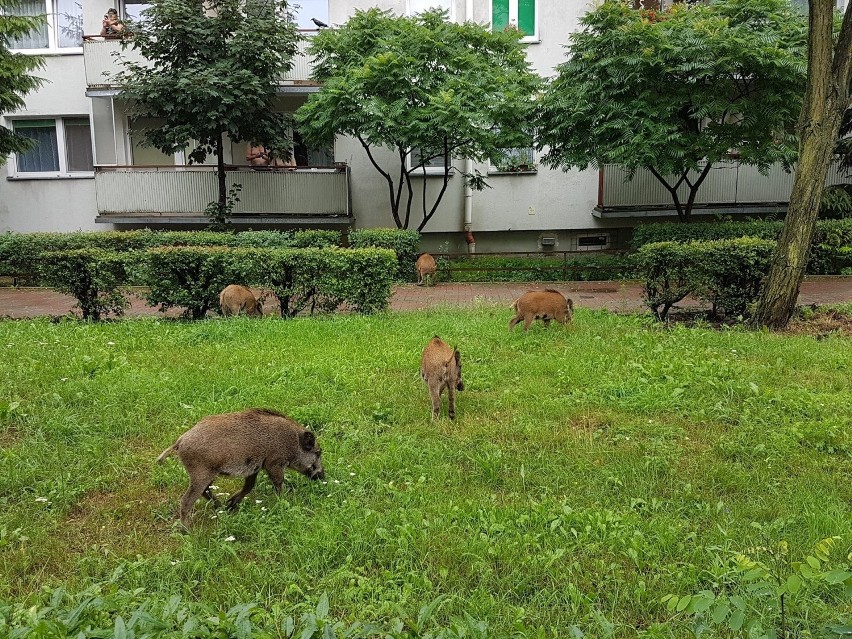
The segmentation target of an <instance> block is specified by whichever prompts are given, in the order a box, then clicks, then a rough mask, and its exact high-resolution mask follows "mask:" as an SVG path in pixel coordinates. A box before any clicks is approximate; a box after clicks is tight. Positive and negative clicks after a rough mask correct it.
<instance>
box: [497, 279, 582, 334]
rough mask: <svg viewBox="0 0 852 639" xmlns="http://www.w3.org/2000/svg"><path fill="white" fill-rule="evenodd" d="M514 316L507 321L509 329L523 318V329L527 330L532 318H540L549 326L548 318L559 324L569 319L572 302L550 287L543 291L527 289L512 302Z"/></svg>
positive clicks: (572, 307)
mask: <svg viewBox="0 0 852 639" xmlns="http://www.w3.org/2000/svg"><path fill="white" fill-rule="evenodd" d="M512 309H513V310H514V311H515V317H513V318H512V319H511V320H510V321H509V330H510V331H511V330H512V329H513V328H515V325H517V323H518V322H520V321H521V320H524V330H525V331H526V330H529V327H530V324H532V323H533V320H537V319H540V320H541V321H543V322H544V325H545V326H550V320H556V321H557V322H559V323H561V324H567V323H568V322H570V321H571V317H572V316H573V314H574V302H572V301H571V298H570V297H569V298H568V299H566V298H565V296H564V295H562V293H560V292H559V291H554V290H553V289H552V288H548V289H545V290H543V291H527V292H526V293H524V294H523V295H521V296H520V297H519V298H518V299H517V300H515V303H514V304H512Z"/></svg>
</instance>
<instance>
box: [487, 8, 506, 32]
mask: <svg viewBox="0 0 852 639" xmlns="http://www.w3.org/2000/svg"><path fill="white" fill-rule="evenodd" d="M507 24H509V0H492V1H491V30H492V31H502V30H503V29H505V28H506V25H507Z"/></svg>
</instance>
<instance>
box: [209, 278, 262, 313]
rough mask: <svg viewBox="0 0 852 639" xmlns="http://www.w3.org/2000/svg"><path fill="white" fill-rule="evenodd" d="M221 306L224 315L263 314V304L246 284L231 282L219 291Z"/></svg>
mask: <svg viewBox="0 0 852 639" xmlns="http://www.w3.org/2000/svg"><path fill="white" fill-rule="evenodd" d="M219 308H220V310H221V311H222V315H224V316H225V317H228V316H229V315H248V316H249V317H260V316H262V315H263V304H261V302H260V301H258V299H257V298H256V297H255V296H254V293H252V292H251V289H249V288H248V287H246V286H242V285H240V284H229V285H228V286H226V287H225V288H223V289H222V292H221V293H219Z"/></svg>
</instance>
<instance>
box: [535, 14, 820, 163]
mask: <svg viewBox="0 0 852 639" xmlns="http://www.w3.org/2000/svg"><path fill="white" fill-rule="evenodd" d="M582 25H583V28H582V30H580V31H578V32H577V33H574V34H572V35H571V39H570V44H569V46H568V54H567V55H568V58H569V59H568V61H566V62H564V63H562V64H561V65H559V67H557V71H558V74H557V77H556V78H555V80H554V81H553V83H552V84H551V86H550V87H549V89H548V91H547V92H546V94H545V95H544V96H543V99H542V100H541V104H540V106H541V110H540V118H539V128H540V135H539V138H538V143H539V145H540V147H541V148H542V149H545V150H546V151H547V152H546V154H545V155H544V157H543V158H542V161H543V162H544V163H545V164H547V165H550V166H554V167H561V168H564V169H568V168H571V167H577V168H581V169H585V168H587V167H588V166H589V165H592V166H595V167H600V166H601V165H604V164H610V163H611V164H620V165H622V166H624V167H626V168H628V169H633V170H635V169H638V168H646V169H652V170H654V171H656V172H657V173H658V174H659V175H661V176H665V175H670V174H674V175H677V176H681V175H685V173H686V172H687V171H689V170H693V171H695V170H699V165H700V164H702V165H703V164H704V161H705V160H706V162H707V163H708V164H710V165H712V164H713V163H715V162H718V161H719V160H722V159H723V158H725V157H726V156H728V154H729V152H731V151H736V152H737V153H738V154H739V159H740V161H741V162H744V163H746V164H751V165H756V166H758V167H760V168H761V169H766V168H768V167H769V166H770V165H771V164H773V163H775V162H779V161H780V162H784V163H790V162H791V161H792V160H793V159H794V157H795V154H796V138H795V134H794V132H793V128H794V125H795V122H796V119H797V117H798V114H799V110H800V108H801V104H802V95H803V90H804V83H805V76H806V50H807V23H806V18H804V17H803V16H801V15H800V14H798V13H797V12H796V11H795V10H794V9H793V8H792V7H791V5H790V3H789V2H788V1H787V0H720V1H719V2H714V3H712V4H710V5H704V4H699V5H694V6H688V5H685V4H676V5H674V6H673V8H672V9H671V10H669V11H665V12H655V11H635V10H633V9H631V8H629V7H628V6H627V5H625V4H624V3H621V2H616V1H614V0H608V1H607V2H605V3H604V4H602V5H601V6H600V7H598V8H597V9H595V10H594V11H592V12H590V13H588V14H587V15H586V16H585V17H584V18H583V20H582ZM702 168H703V167H702ZM658 179H659V178H658Z"/></svg>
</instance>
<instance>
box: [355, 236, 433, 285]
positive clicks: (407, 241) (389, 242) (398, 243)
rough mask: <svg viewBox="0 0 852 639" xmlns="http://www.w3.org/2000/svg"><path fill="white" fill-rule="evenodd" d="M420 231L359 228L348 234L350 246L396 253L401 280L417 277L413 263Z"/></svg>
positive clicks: (409, 280) (405, 280)
mask: <svg viewBox="0 0 852 639" xmlns="http://www.w3.org/2000/svg"><path fill="white" fill-rule="evenodd" d="M419 245H420V233H418V232H417V231H408V230H405V229H359V230H357V231H352V232H351V233H350V234H349V246H350V247H352V248H384V249H391V250H392V251H394V252H395V253H396V259H397V263H398V267H397V278H398V279H399V280H401V281H403V282H413V281H415V280H416V279H417V275H416V273H415V271H414V263H415V262H416V261H417V255H418V247H419Z"/></svg>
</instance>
